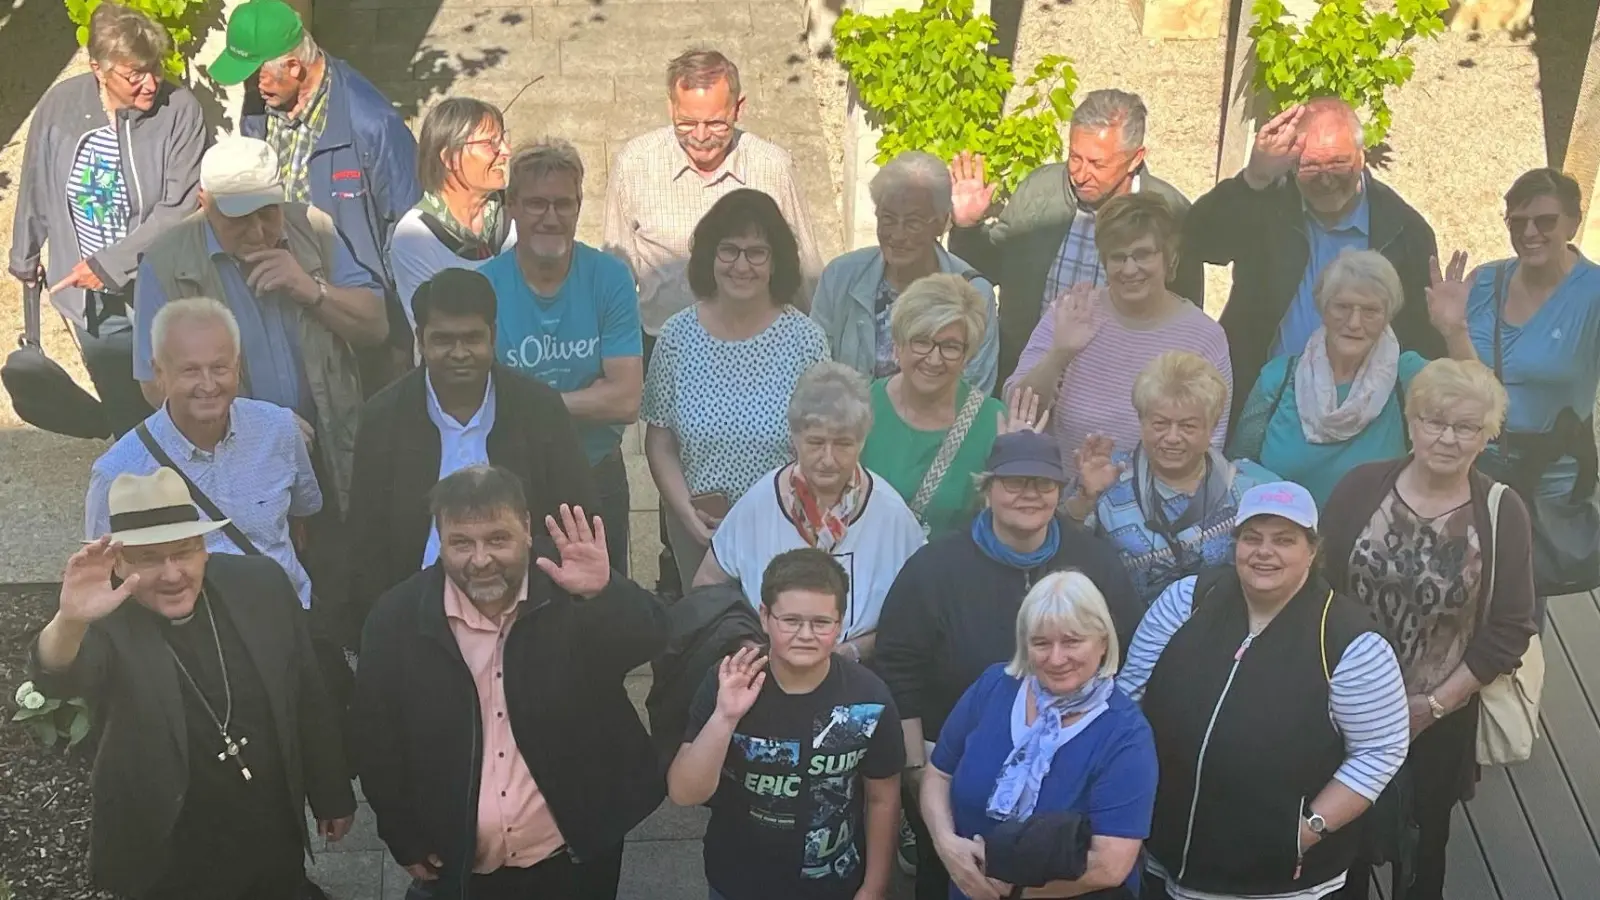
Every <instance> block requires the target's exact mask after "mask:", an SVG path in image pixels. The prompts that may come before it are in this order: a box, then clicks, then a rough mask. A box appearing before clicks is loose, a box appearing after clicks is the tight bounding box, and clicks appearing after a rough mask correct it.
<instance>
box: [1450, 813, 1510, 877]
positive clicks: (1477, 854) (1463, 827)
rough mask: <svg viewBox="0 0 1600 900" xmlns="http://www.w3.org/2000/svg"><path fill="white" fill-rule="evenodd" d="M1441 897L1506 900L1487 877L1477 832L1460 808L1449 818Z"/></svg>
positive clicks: (1488, 875)
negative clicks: (1448, 848)
mask: <svg viewBox="0 0 1600 900" xmlns="http://www.w3.org/2000/svg"><path fill="white" fill-rule="evenodd" d="M1444 895H1445V897H1447V898H1449V900H1508V898H1503V897H1502V896H1501V894H1500V890H1499V888H1498V887H1496V885H1495V883H1494V878H1493V877H1492V876H1491V875H1490V874H1489V864H1488V863H1487V862H1485V861H1484V858H1483V850H1482V849H1481V848H1480V847H1479V846H1478V834H1477V830H1476V829H1475V828H1474V827H1473V824H1472V822H1471V820H1469V819H1468V818H1467V811H1466V809H1465V808H1464V807H1461V806H1457V807H1456V808H1455V812H1454V813H1452V814H1451V816H1450V852H1449V855H1448V856H1447V857H1446V858H1445V869H1444Z"/></svg>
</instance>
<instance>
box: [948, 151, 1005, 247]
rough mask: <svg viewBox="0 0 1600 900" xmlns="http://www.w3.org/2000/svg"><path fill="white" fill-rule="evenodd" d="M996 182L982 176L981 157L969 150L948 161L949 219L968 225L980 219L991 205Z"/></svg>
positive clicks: (959, 224) (981, 219) (976, 222)
mask: <svg viewBox="0 0 1600 900" xmlns="http://www.w3.org/2000/svg"><path fill="white" fill-rule="evenodd" d="M996 187H998V185H995V184H993V183H991V182H989V181H988V180H986V179H985V178H984V174H983V157H982V156H981V155H979V154H977V153H973V152H972V151H971V150H963V151H961V152H960V153H957V154H956V156H955V159H952V160H950V221H951V222H953V223H955V224H956V225H957V226H958V227H960V228H971V227H972V226H974V225H976V224H978V223H979V222H982V221H983V217H984V216H985V215H987V214H988V212H989V207H990V206H992V205H993V204H994V192H995V188H996Z"/></svg>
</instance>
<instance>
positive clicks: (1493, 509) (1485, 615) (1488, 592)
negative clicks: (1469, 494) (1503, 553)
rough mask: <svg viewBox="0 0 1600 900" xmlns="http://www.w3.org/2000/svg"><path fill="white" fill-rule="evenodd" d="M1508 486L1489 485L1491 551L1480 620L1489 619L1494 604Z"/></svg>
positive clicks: (1487, 563) (1485, 576)
mask: <svg viewBox="0 0 1600 900" xmlns="http://www.w3.org/2000/svg"><path fill="white" fill-rule="evenodd" d="M1505 493H1506V486H1505V485H1504V484H1503V483H1501V482H1498V481H1496V482H1495V483H1494V484H1492V485H1490V486H1489V553H1488V556H1487V561H1486V563H1485V564H1484V567H1483V572H1484V574H1483V584H1484V592H1485V593H1484V598H1485V599H1486V600H1487V601H1488V602H1486V603H1484V604H1483V611H1482V612H1481V613H1479V615H1478V620H1479V621H1480V622H1487V621H1489V607H1490V606H1493V605H1494V567H1495V561H1494V558H1495V556H1497V555H1498V554H1499V552H1500V501H1501V500H1503V499H1504V498H1505Z"/></svg>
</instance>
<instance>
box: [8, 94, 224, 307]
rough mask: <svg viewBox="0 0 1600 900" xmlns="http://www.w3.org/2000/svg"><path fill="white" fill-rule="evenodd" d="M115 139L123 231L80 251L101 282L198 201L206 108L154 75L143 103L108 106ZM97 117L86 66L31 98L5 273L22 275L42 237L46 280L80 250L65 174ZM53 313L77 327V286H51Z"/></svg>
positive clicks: (128, 275) (63, 270) (120, 272)
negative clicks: (91, 251)
mask: <svg viewBox="0 0 1600 900" xmlns="http://www.w3.org/2000/svg"><path fill="white" fill-rule="evenodd" d="M116 123H117V143H118V144H119V145H120V147H121V149H122V164H123V166H125V167H126V168H125V170H124V172H123V176H124V179H125V180H126V182H127V186H128V201H129V205H130V207H131V208H130V210H129V212H130V214H131V215H130V218H129V230H128V236H127V237H125V238H123V239H122V240H121V241H118V242H117V243H116V244H113V245H112V246H110V247H107V248H106V249H104V250H102V251H100V252H99V253H96V254H95V255H94V256H92V257H90V258H89V261H88V262H89V268H90V269H92V270H94V273H95V274H96V275H98V276H99V277H100V280H101V281H102V282H104V283H105V286H106V290H108V291H110V292H113V293H121V292H123V291H124V290H125V289H126V288H127V287H128V285H129V284H130V283H131V282H132V281H133V276H134V273H135V272H137V271H138V268H139V255H140V254H141V253H143V252H144V250H145V248H147V247H149V246H150V243H151V242H152V241H154V240H155V239H156V237H157V236H158V235H160V234H161V232H163V231H165V230H166V229H167V228H169V227H171V226H172V225H174V224H176V223H177V222H178V221H180V220H182V219H183V217H184V216H186V215H188V214H189V213H191V212H193V211H194V210H195V208H196V207H197V206H198V204H199V192H200V156H201V154H202V153H204V152H205V148H206V143H207V140H206V128H205V115H204V113H202V112H201V110H200V103H199V101H197V100H196V99H195V97H194V94H192V93H190V92H189V89H188V88H184V87H180V86H177V85H173V84H169V83H166V82H163V83H162V86H161V93H160V95H159V96H158V97H157V99H156V105H155V106H154V107H152V108H151V110H150V111H149V112H140V111H139V110H136V109H124V110H120V111H118V112H117V116H116ZM105 124H106V113H105V107H104V106H103V105H102V103H101V100H100V83H99V82H98V81H96V80H95V77H94V74H93V73H86V74H83V75H77V76H74V77H72V78H68V79H67V80H66V81H63V82H61V83H60V84H58V85H56V86H55V87H53V88H51V89H50V90H49V91H47V92H46V93H45V95H44V98H43V99H41V100H40V101H39V105H38V107H37V108H36V109H35V110H34V113H33V124H32V125H31V126H29V128H28V143H27V146H26V147H25V148H24V150H23V155H22V184H21V187H20V188H19V191H18V194H17V213H16V218H15V220H14V221H13V222H12V230H11V260H10V269H11V274H13V275H15V276H17V277H18V278H22V279H25V280H31V279H32V278H33V277H34V273H35V272H36V271H37V270H38V267H39V252H40V250H41V249H43V247H44V245H45V244H50V245H51V251H52V252H51V253H50V268H49V271H48V272H47V273H46V284H47V285H50V284H54V283H56V282H57V281H59V280H61V279H62V278H65V277H66V276H67V273H68V272H71V271H72V267H73V266H75V265H77V264H78V261H79V260H80V259H82V258H83V256H82V254H81V253H80V252H79V251H78V234H77V232H76V231H75V230H74V229H73V227H72V213H71V211H70V210H69V209H68V208H67V192H66V185H67V178H68V177H69V176H70V175H71V173H72V163H73V160H74V158H75V157H76V156H77V153H78V147H79V146H80V145H81V144H82V143H83V140H84V138H85V136H87V135H88V134H89V132H90V131H93V130H94V129H96V128H99V127H101V126H103V125H105ZM50 302H51V303H53V304H54V305H55V307H56V309H58V310H60V311H61V314H62V315H64V316H66V317H67V318H68V319H70V320H72V321H73V322H75V323H77V324H78V325H79V326H80V327H82V326H85V325H86V324H87V323H86V322H85V319H84V297H83V291H82V290H80V289H78V288H68V289H63V290H61V291H60V292H58V293H54V294H51V295H50Z"/></svg>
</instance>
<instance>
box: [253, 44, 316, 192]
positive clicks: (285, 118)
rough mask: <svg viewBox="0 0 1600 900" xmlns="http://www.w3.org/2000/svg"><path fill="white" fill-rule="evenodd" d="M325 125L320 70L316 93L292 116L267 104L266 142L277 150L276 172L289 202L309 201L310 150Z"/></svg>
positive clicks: (313, 147)
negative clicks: (296, 114)
mask: <svg viewBox="0 0 1600 900" xmlns="http://www.w3.org/2000/svg"><path fill="white" fill-rule="evenodd" d="M327 124H328V73H327V71H326V70H324V71H323V73H322V81H321V83H320V84H318V85H317V92H316V93H315V94H313V95H312V96H311V100H310V101H309V102H307V103H306V106H305V109H302V110H301V111H300V115H299V117H298V118H292V117H290V115H289V114H288V113H286V112H284V111H282V110H277V109H273V108H271V107H270V106H269V107H267V143H268V144H271V145H272V149H273V150H276V151H277V153H278V174H279V175H281V176H283V191H284V195H285V197H286V198H287V199H288V200H289V202H291V203H306V204H309V203H311V179H310V173H311V151H312V150H313V149H315V148H316V146H317V141H318V140H320V139H321V138H322V129H323V128H324V127H325V126H326V125H327Z"/></svg>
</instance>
